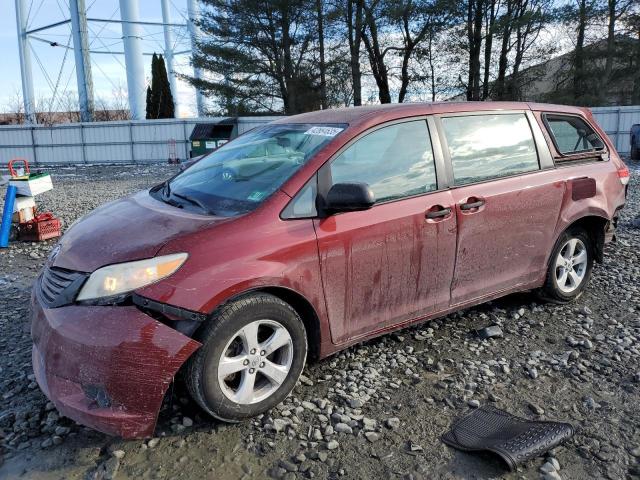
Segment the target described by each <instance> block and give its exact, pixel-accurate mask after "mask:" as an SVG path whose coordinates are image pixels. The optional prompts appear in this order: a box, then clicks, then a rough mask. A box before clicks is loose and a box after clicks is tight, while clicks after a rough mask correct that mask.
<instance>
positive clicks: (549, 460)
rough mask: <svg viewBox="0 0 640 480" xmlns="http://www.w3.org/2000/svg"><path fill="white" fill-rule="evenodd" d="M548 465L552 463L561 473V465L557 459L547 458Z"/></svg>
mask: <svg viewBox="0 0 640 480" xmlns="http://www.w3.org/2000/svg"><path fill="white" fill-rule="evenodd" d="M547 463H550V464H551V465H552V466H553V468H554V469H555V470H556V471H557V472H559V471H560V463H559V462H558V460H557V459H556V458H554V457H547Z"/></svg>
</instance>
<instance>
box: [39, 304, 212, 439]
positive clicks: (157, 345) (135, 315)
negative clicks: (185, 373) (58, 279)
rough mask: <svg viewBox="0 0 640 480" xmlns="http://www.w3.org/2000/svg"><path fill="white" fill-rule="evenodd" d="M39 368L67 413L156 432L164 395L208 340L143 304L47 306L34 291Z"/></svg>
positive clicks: (99, 424) (105, 427) (106, 428)
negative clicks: (143, 307) (152, 313)
mask: <svg viewBox="0 0 640 480" xmlns="http://www.w3.org/2000/svg"><path fill="white" fill-rule="evenodd" d="M31 322H32V323H31V336H32V339H33V344H34V345H33V352H32V360H33V370H34V373H35V376H36V379H37V381H38V384H39V385H40V388H41V389H42V391H43V392H44V393H45V395H46V396H47V397H48V398H49V399H50V400H51V401H52V402H53V403H54V405H55V406H56V408H57V409H58V410H59V411H60V413H61V414H62V415H64V416H67V417H69V418H71V419H73V420H75V421H77V422H79V423H81V424H83V425H87V426H89V427H91V428H94V429H96V430H99V431H101V432H104V433H107V434H110V435H117V436H121V437H123V438H136V437H146V436H150V435H152V434H153V431H154V429H155V424H156V420H157V417H158V412H159V410H160V406H161V404H162V399H163V397H164V394H165V392H166V390H167V388H168V386H169V384H170V383H171V381H172V379H173V376H174V375H175V373H176V372H177V371H178V369H179V368H180V366H181V365H182V364H183V363H184V361H185V360H186V359H187V358H188V357H189V356H190V355H191V354H192V353H193V352H194V351H195V350H197V349H198V348H199V347H200V343H198V342H196V341H195V340H192V339H190V338H189V337H186V336H184V335H182V334H181V333H179V332H177V331H175V330H173V329H171V328H169V327H167V326H165V325H163V324H162V323H160V322H157V321H156V320H154V319H153V318H151V317H149V316H148V315H145V314H144V313H142V312H141V311H140V310H138V309H137V308H136V307H123V306H116V307H102V306H78V305H72V306H68V307H61V308H53V309H47V308H44V307H43V306H42V305H41V304H40V302H39V300H38V298H37V295H35V293H34V294H33V295H32V298H31Z"/></svg>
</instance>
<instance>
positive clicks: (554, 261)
mask: <svg viewBox="0 0 640 480" xmlns="http://www.w3.org/2000/svg"><path fill="white" fill-rule="evenodd" d="M593 258H594V251H593V244H592V242H591V239H590V238H589V236H588V235H587V233H586V232H585V231H584V230H582V229H576V230H569V231H567V232H565V233H563V234H562V235H561V236H560V238H559V239H558V242H557V243H556V246H555V248H554V249H553V252H552V253H551V257H550V260H549V267H548V270H547V278H546V282H545V284H544V286H543V287H542V292H541V293H542V296H543V297H545V298H548V299H550V300H552V301H556V302H559V303H566V302H570V301H571V300H573V299H575V298H577V297H578V296H579V295H580V294H581V293H582V292H583V290H584V289H585V287H586V285H587V283H588V282H589V278H590V276H591V270H592V268H593Z"/></svg>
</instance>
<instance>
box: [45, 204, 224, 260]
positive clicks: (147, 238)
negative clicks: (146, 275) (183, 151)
mask: <svg viewBox="0 0 640 480" xmlns="http://www.w3.org/2000/svg"><path fill="white" fill-rule="evenodd" d="M229 220H231V219H230V218H224V217H212V216H207V215H198V214H195V213H190V212H188V211H185V210H182V209H179V208H176V207H173V206H171V205H167V204H166V203H164V202H161V201H159V200H156V199H154V198H153V197H151V196H150V195H149V192H148V191H144V192H139V193H137V194H135V195H132V196H130V197H126V198H123V199H120V200H116V201H114V202H111V203H107V204H105V205H103V206H101V207H99V208H97V209H96V210H94V211H92V212H91V213H89V214H88V215H87V216H85V217H83V218H82V219H80V220H79V221H78V222H77V223H76V224H74V225H73V226H72V227H71V228H70V229H69V230H68V231H67V232H66V233H65V235H64V236H63V237H62V239H61V240H60V243H59V246H58V247H56V248H55V249H54V251H53V254H52V255H53V257H52V258H50V260H49V261H50V262H52V263H53V265H54V266H56V267H60V268H66V269H69V270H76V271H80V272H93V271H94V270H96V269H98V268H100V267H103V266H105V265H110V264H114V263H122V262H128V261H132V260H140V259H144V258H150V257H153V256H154V255H156V253H157V252H158V251H159V250H160V249H161V248H162V247H163V246H164V245H165V244H166V243H167V242H168V241H170V240H173V239H176V238H177V237H180V236H182V235H185V234H189V233H192V232H195V231H198V230H201V229H204V228H207V227H210V226H212V225H214V224H216V223H221V222H225V221H229Z"/></svg>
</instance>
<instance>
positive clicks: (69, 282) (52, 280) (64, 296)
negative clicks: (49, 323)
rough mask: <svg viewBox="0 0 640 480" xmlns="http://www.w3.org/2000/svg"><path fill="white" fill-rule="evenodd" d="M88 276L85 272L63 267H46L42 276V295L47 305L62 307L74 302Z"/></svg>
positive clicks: (40, 289)
mask: <svg viewBox="0 0 640 480" xmlns="http://www.w3.org/2000/svg"><path fill="white" fill-rule="evenodd" d="M86 278H87V274H86V273H83V272H74V271H72V270H65V269H62V268H55V267H49V268H45V269H44V271H43V272H42V276H41V277H40V282H39V283H40V288H39V291H40V297H41V299H42V300H43V301H44V303H45V304H46V305H47V307H50V308H55V307H62V306H64V305H69V304H70V303H73V301H74V300H75V298H76V295H77V294H78V291H79V290H80V287H81V286H82V284H83V283H84V281H85V280H86Z"/></svg>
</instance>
